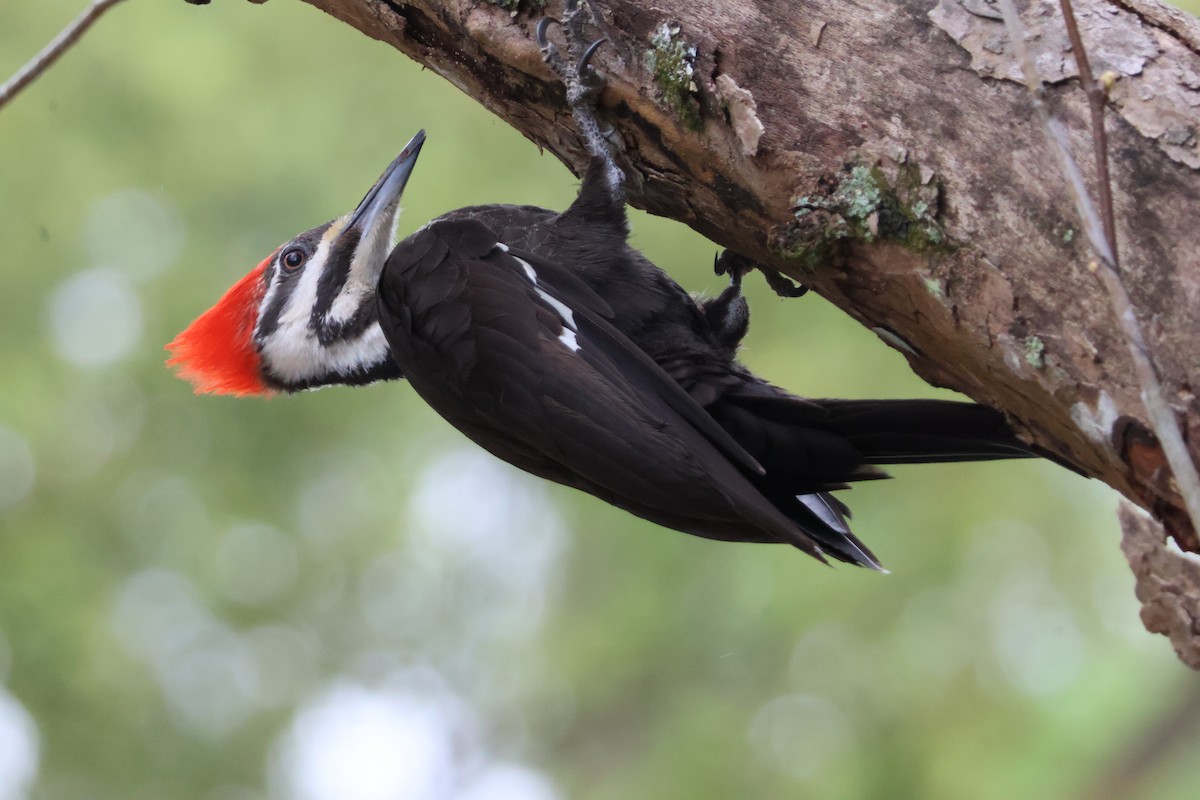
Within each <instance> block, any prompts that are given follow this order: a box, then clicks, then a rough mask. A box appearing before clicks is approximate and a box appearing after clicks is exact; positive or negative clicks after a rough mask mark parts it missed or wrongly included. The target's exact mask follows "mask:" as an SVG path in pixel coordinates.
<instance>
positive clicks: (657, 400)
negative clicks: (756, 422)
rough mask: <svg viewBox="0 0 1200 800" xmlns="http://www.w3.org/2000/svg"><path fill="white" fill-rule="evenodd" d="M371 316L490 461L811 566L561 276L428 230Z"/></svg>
mask: <svg viewBox="0 0 1200 800" xmlns="http://www.w3.org/2000/svg"><path fill="white" fill-rule="evenodd" d="M379 302H380V323H381V326H382V328H383V331H384V334H385V336H387V338H388V341H389V343H390V344H391V346H392V349H393V355H394V357H395V358H396V360H397V363H398V365H399V366H400V368H401V369H402V370H403V371H404V374H405V375H407V376H408V378H409V380H410V381H411V382H412V384H413V386H414V388H415V389H416V390H417V391H418V393H420V394H421V395H422V397H424V398H425V399H426V400H427V401H428V402H429V403H430V405H431V406H433V407H434V409H435V410H437V411H438V412H439V413H441V414H442V415H443V416H444V417H446V418H447V420H449V421H450V422H451V423H452V424H454V425H455V426H456V427H458V428H459V429H460V430H462V431H463V432H464V433H466V434H467V435H468V436H470V437H471V438H472V439H474V440H475V441H476V442H478V443H479V444H481V445H482V446H484V447H485V448H487V449H488V450H490V451H491V452H493V453H494V454H496V455H498V456H500V457H501V458H503V459H505V460H508V461H510V462H512V463H514V464H516V465H517V466H520V467H522V468H524V469H527V470H529V471H531V472H534V473H535V474H538V475H542V476H543V477H547V478H550V479H552V480H556V481H559V482H561V483H565V484H568V485H572V486H576V487H577V488H581V489H584V490H586V491H589V492H591V493H593V494H595V495H597V496H599V497H601V498H602V499H605V500H607V501H609V502H611V503H613V504H615V505H618V506H620V507H622V508H625V509H627V510H629V511H632V512H633V513H635V514H638V515H640V516H643V517H646V518H648V519H652V520H654V521H656V522H659V523H661V524H664V525H669V526H671V527H675V528H678V529H680V530H685V531H688V532H690V533H696V534H698V535H702V536H709V537H711V538H722V539H734V540H754V541H786V542H789V543H791V544H794V545H796V546H797V547H800V548H801V549H804V550H806V551H807V552H810V553H812V554H813V555H817V556H818V557H819V554H820V551H819V548H818V547H817V546H816V545H815V544H814V542H813V541H812V539H811V538H810V537H809V536H807V535H806V533H805V532H804V531H803V530H801V528H800V527H799V526H798V525H797V524H796V523H795V522H793V521H792V520H789V519H788V518H787V517H786V516H785V515H784V514H782V513H781V512H780V511H779V510H778V509H776V508H775V507H774V506H773V505H772V504H771V502H770V501H769V500H768V499H767V498H765V497H764V496H763V495H762V494H761V493H760V492H759V491H758V490H757V489H755V487H754V486H753V485H752V484H751V483H750V482H749V480H748V479H747V475H752V474H756V473H757V472H758V469H759V468H758V465H757V464H756V463H755V462H754V460H753V459H752V458H750V457H749V456H748V455H747V454H746V453H745V452H744V450H742V448H741V447H740V446H739V445H738V444H737V443H736V442H735V441H734V440H733V439H732V438H731V437H730V436H729V434H728V433H727V432H726V431H725V430H724V429H723V428H722V427H721V426H720V425H719V424H717V423H716V421H715V420H713V419H712V418H711V417H710V416H709V415H708V414H707V413H705V412H704V410H703V409H702V408H701V407H700V406H699V405H697V404H696V403H695V401H694V400H692V398H691V397H690V396H689V395H688V394H687V392H685V391H683V390H682V389H681V388H680V387H679V386H678V385H676V384H675V382H674V381H672V380H671V379H670V377H669V376H667V375H666V374H665V373H664V372H663V371H662V370H661V369H659V368H658V366H657V365H656V364H655V363H654V362H653V361H652V360H651V359H650V358H649V357H648V356H646V354H645V353H643V352H642V351H641V350H639V349H638V348H637V347H636V346H635V345H633V344H632V343H631V342H630V341H629V340H628V339H627V338H626V337H625V336H624V335H623V334H621V333H620V332H619V331H617V330H616V329H615V328H614V327H613V326H612V325H611V324H610V323H609V322H608V321H607V320H605V318H604V316H605V314H606V313H609V309H608V306H607V304H606V303H604V301H603V300H602V299H600V298H599V297H598V296H596V295H595V294H594V292H592V291H591V290H590V289H589V288H588V287H587V286H586V285H584V284H583V283H582V282H580V281H578V280H576V279H574V278H573V276H571V275H570V274H569V272H568V271H566V270H565V268H563V267H561V266H559V265H555V264H552V263H549V262H548V261H545V260H543V259H541V258H539V257H538V256H537V255H536V254H531V253H523V252H520V251H516V250H509V249H508V248H506V247H505V246H503V245H502V243H499V242H497V241H496V237H495V235H494V234H493V233H492V232H491V231H490V229H489V228H487V226H485V225H483V224H482V223H480V222H478V221H475V220H455V221H439V222H435V223H433V224H431V225H430V226H428V227H427V228H425V229H424V230H422V231H420V232H419V233H418V234H415V235H414V236H413V237H411V238H410V240H407V241H406V242H404V243H401V245H400V246H398V247H397V248H396V250H395V251H394V252H393V254H392V256H391V258H389V260H388V263H387V265H386V266H385V268H384V270H383V275H382V277H381V281H380V286H379Z"/></svg>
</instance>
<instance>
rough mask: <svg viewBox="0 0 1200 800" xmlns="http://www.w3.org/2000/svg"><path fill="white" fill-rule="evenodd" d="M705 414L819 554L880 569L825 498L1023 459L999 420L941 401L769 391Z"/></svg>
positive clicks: (725, 401) (1025, 453) (734, 397)
mask: <svg viewBox="0 0 1200 800" xmlns="http://www.w3.org/2000/svg"><path fill="white" fill-rule="evenodd" d="M708 410H709V412H710V413H711V414H712V415H713V416H714V417H715V418H716V419H717V420H718V421H719V422H720V423H721V424H722V425H723V426H724V427H725V429H726V430H727V431H729V433H730V434H731V435H732V436H733V437H734V439H736V440H737V442H738V443H739V444H740V445H741V446H742V447H743V448H745V449H746V450H747V451H748V452H749V453H750V454H751V455H752V456H754V458H755V459H756V460H758V462H759V463H760V464H762V465H763V467H764V468H765V469H766V475H764V476H761V477H757V476H756V477H755V478H754V479H753V480H754V481H755V484H756V486H757V487H758V489H759V490H760V491H762V492H763V494H764V495H766V496H767V497H768V498H769V499H770V500H771V501H772V503H774V505H775V506H776V507H777V508H779V509H780V510H781V511H783V512H784V513H785V514H787V515H788V517H790V518H791V519H792V520H793V521H795V522H796V524H797V525H799V526H800V527H801V528H802V529H803V530H804V532H805V533H806V534H808V535H809V536H810V537H811V538H812V539H813V540H814V541H816V542H817V543H818V544H819V545H820V546H821V548H822V550H824V551H825V552H826V553H827V554H828V555H830V556H831V557H833V558H836V559H838V560H840V561H847V562H849V563H853V564H860V565H863V566H869V567H874V568H877V569H878V568H880V567H879V563H878V561H877V560H876V559H875V557H874V556H873V555H872V554H871V551H870V550H869V549H867V547H866V546H865V545H863V543H862V542H860V541H859V540H858V539H857V538H856V537H855V536H854V534H853V533H851V531H850V527H849V524H848V522H847V520H848V518H849V516H850V512H849V510H848V509H847V508H846V506H845V504H843V503H842V502H840V501H839V500H837V499H836V498H834V497H833V496H831V495H830V494H828V493H829V492H830V491H833V490H836V489H844V488H846V487H847V485H848V484H850V483H853V482H856V481H862V480H872V479H878V478H886V477H887V473H886V472H884V471H883V470H882V469H880V468H879V467H880V466H885V465H889V464H930V463H938V462H956V461H989V460H994V459H1001V458H1030V457H1033V456H1036V455H1038V453H1036V452H1034V451H1032V450H1031V449H1030V447H1029V446H1028V445H1026V444H1024V443H1022V442H1021V441H1020V440H1019V439H1018V438H1017V437H1016V435H1015V434H1014V433H1013V431H1012V429H1011V428H1010V427H1009V425H1008V423H1007V422H1006V420H1005V418H1004V415H1002V414H1000V413H999V412H998V411H995V410H993V409H991V408H988V407H986V406H980V405H975V404H973V403H959V402H954V401H946V400H806V399H802V398H798V397H794V396H791V395H788V394H786V393H784V392H782V391H781V390H778V389H774V388H773V387H766V386H760V387H755V388H754V389H753V390H752V391H750V392H747V393H744V394H743V393H731V394H728V395H726V396H724V397H722V398H721V399H720V400H718V401H717V402H715V403H713V404H712V405H710V406H708Z"/></svg>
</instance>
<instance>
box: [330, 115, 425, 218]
mask: <svg viewBox="0 0 1200 800" xmlns="http://www.w3.org/2000/svg"><path fill="white" fill-rule="evenodd" d="M423 144H425V131H423V130H421V131H417V135H416V136H414V137H413V138H412V139H410V140H409V142H408V144H406V145H404V149H403V150H401V151H400V155H398V156H396V158H395V159H394V160H393V161H392V163H391V164H389V165H388V168H387V169H386V170H384V172H383V174H382V175H380V176H379V180H377V181H375V185H374V186H372V187H371V190H370V191H369V192H367V195H366V197H364V198H363V199H362V202H360V203H359V204H358V208H356V209H354V211H353V213H351V214H350V218H349V219H348V220H347V221H346V224H345V226H344V227H343V228H342V230H341V233H339V234H338V238H341V236H342V235H344V234H345V233H346V232H347V231H349V230H354V229H357V230H358V232H359V234H360V239H369V238H372V235H373V234H375V233H376V231H377V230H378V228H379V224H380V222H381V221H394V220H395V218H396V208H397V206H399V204H400V196H401V195H402V194H404V187H405V186H406V185H407V184H408V178H409V176H410V175H412V171H413V167H415V166H416V164H417V156H419V155H420V154H421V146H422V145H423ZM390 233H391V231H388V234H389V235H390Z"/></svg>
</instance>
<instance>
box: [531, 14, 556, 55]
mask: <svg viewBox="0 0 1200 800" xmlns="http://www.w3.org/2000/svg"><path fill="white" fill-rule="evenodd" d="M551 24H554V25H557V24H558V20H556V19H553V18H552V17H542V18H541V19H540V20H538V24H537V27H536V28H534V29H533V35H534V37H536V39H537V43H538V47H540V48H542V50H545V49H546V48H548V47H554V43H553V42H551V41H550V40H549V39H548V38H547V37H546V31H548V30H549V29H550V25H551ZM556 49H557V48H556Z"/></svg>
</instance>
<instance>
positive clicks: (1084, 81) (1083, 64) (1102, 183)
mask: <svg viewBox="0 0 1200 800" xmlns="http://www.w3.org/2000/svg"><path fill="white" fill-rule="evenodd" d="M1059 5H1060V6H1061V7H1062V13H1063V20H1065V21H1066V24H1067V37H1068V38H1069V39H1070V40H1071V51H1072V52H1073V53H1074V54H1075V66H1076V67H1078V69H1079V83H1080V85H1081V86H1083V89H1084V91H1085V92H1087V99H1088V108H1090V109H1091V112H1092V155H1093V156H1094V157H1095V159H1096V190H1097V191H1098V192H1099V193H1100V213H1101V214H1103V215H1104V238H1105V239H1107V240H1108V247H1109V249H1110V250H1112V255H1113V262H1114V263H1115V262H1117V261H1118V256H1117V226H1116V221H1115V219H1114V215H1113V199H1112V180H1111V179H1110V178H1109V177H1108V131H1107V130H1106V129H1105V127H1104V109H1105V107H1106V105H1107V103H1108V90H1107V89H1106V88H1105V87H1104V86H1103V85H1102V84H1101V83H1100V81H1099V80H1098V79H1097V78H1096V76H1095V75H1094V74H1092V65H1091V64H1090V63H1089V61H1088V54H1087V48H1086V47H1084V46H1083V37H1082V36H1080V35H1079V23H1078V22H1077V21H1076V20H1075V9H1074V8H1073V7H1072V5H1071V0H1059Z"/></svg>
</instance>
